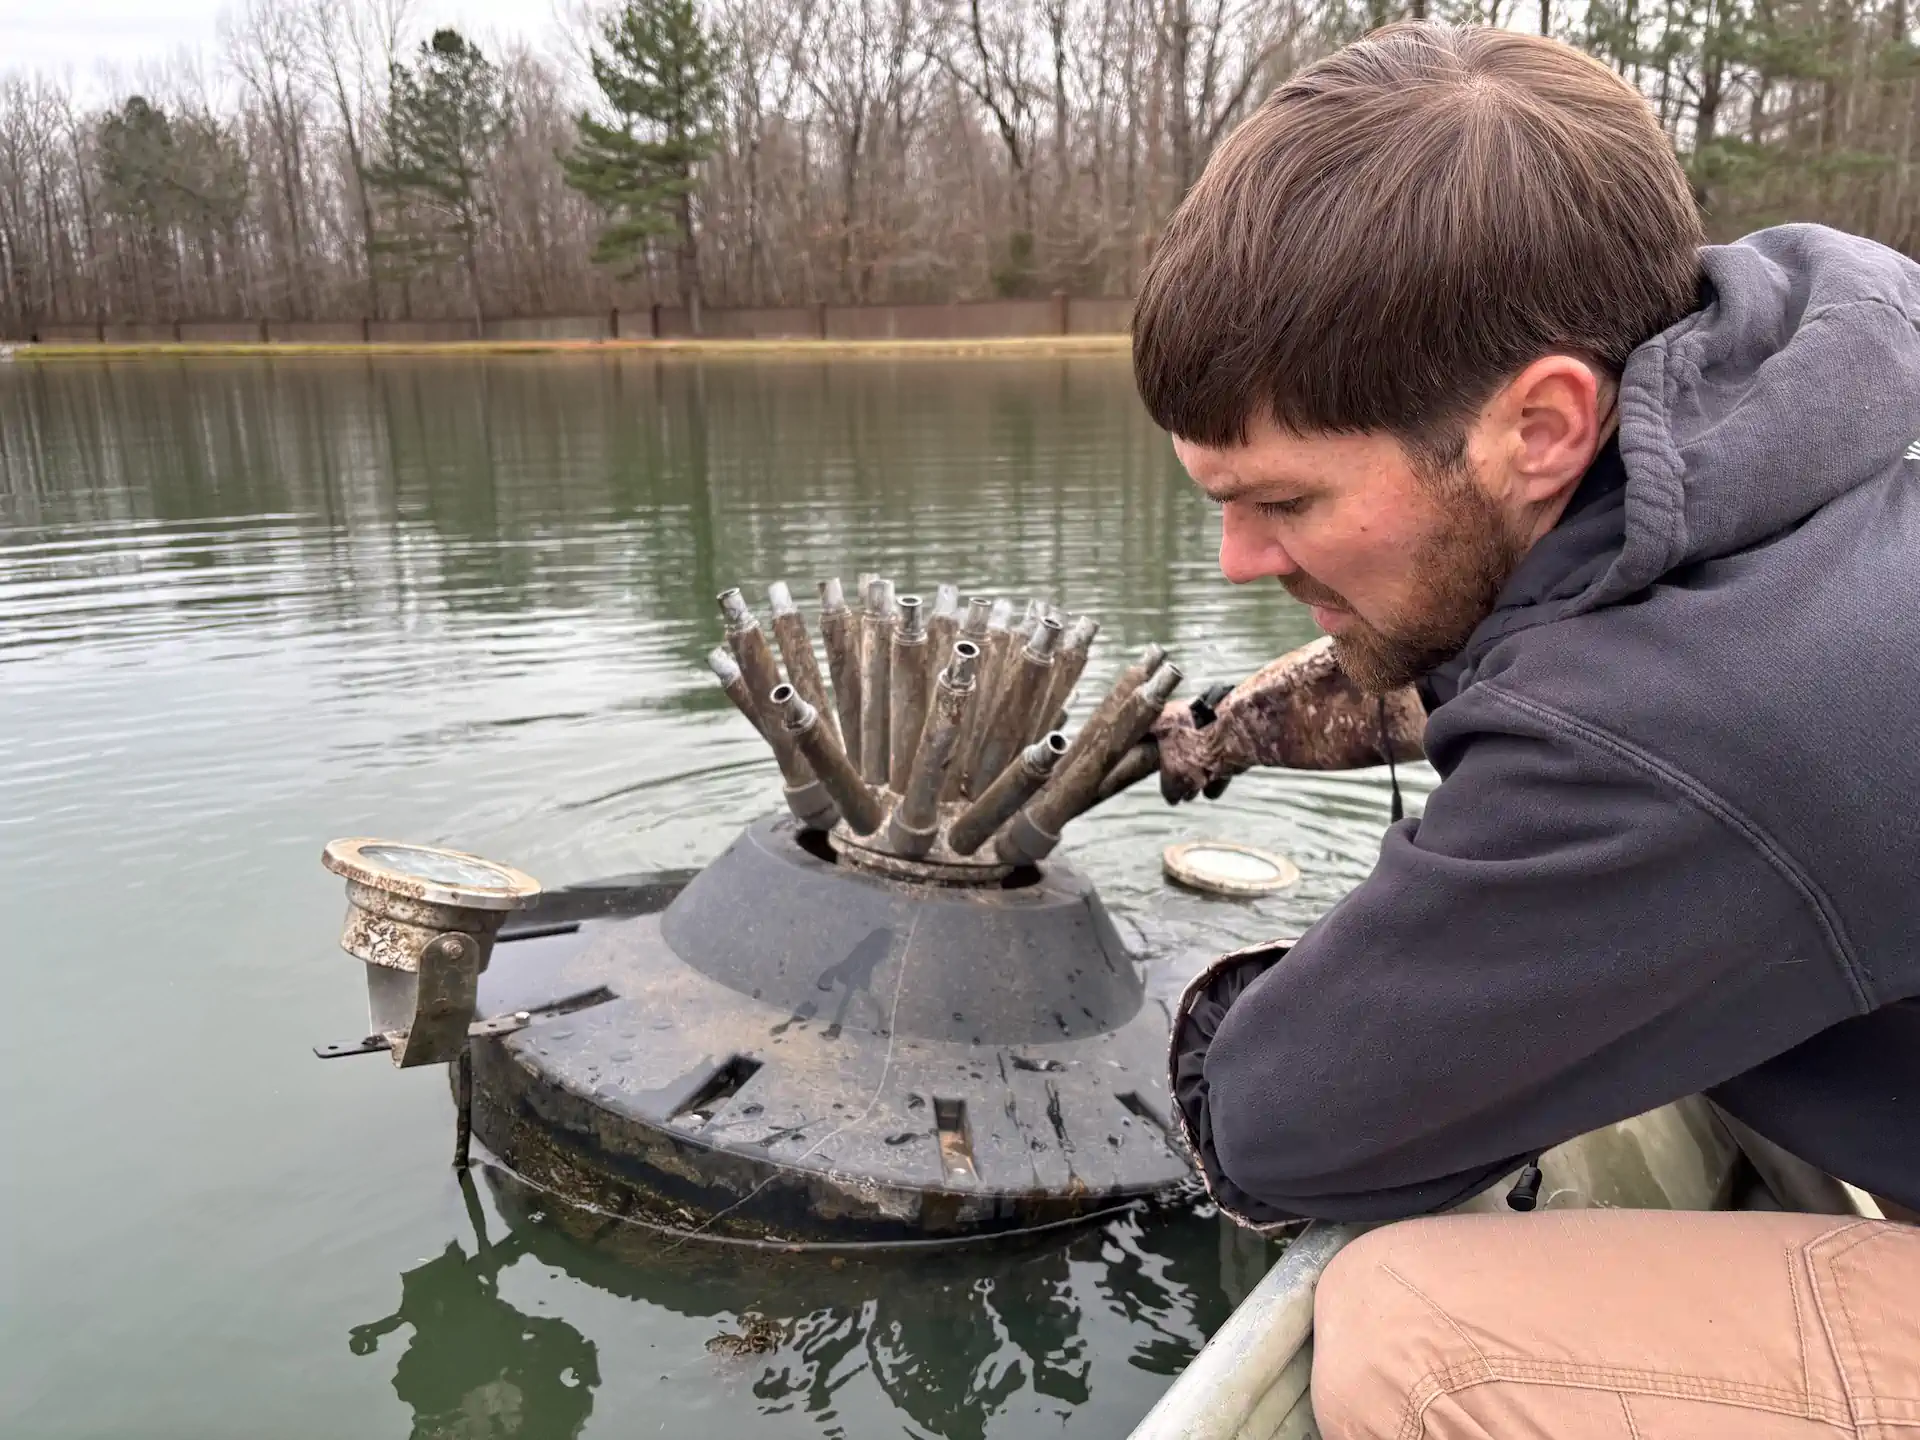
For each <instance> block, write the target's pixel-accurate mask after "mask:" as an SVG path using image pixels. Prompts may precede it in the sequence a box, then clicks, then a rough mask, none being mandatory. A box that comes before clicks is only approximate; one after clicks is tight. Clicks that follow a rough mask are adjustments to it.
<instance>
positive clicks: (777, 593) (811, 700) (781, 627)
mask: <svg viewBox="0 0 1920 1440" xmlns="http://www.w3.org/2000/svg"><path fill="white" fill-rule="evenodd" d="M767 609H768V610H769V611H770V612H771V613H772V615H773V639H774V643H775V644H777V645H778V646H779V647H780V662H781V663H782V664H783V665H785V666H786V669H787V679H788V680H790V681H791V682H792V684H793V688H794V689H796V690H798V691H799V692H800V694H801V696H802V698H804V699H805V700H806V702H807V703H808V704H809V705H811V706H813V708H814V709H816V710H818V711H819V712H820V718H821V719H822V720H823V721H825V722H826V724H827V725H828V726H829V727H830V728H837V726H835V722H834V716H833V706H832V705H831V703H829V701H828V699H827V682H826V681H825V680H824V679H822V678H821V675H820V662H819V661H818V660H817V659H815V658H814V654H813V637H812V636H811V635H809V634H808V633H807V618H806V616H804V615H802V614H801V613H800V612H799V610H798V609H796V608H795V606H794V603H793V592H792V591H790V590H788V589H787V582H786V581H784V580H776V581H774V582H773V583H772V584H771V585H769V586H767Z"/></svg>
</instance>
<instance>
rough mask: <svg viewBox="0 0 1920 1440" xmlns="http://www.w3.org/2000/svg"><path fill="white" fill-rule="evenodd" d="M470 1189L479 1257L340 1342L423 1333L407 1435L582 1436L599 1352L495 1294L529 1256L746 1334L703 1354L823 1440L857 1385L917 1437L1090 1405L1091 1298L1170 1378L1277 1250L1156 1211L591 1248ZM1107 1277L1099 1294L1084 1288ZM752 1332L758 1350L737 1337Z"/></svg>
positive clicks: (1141, 1357)
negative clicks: (916, 1250)
mask: <svg viewBox="0 0 1920 1440" xmlns="http://www.w3.org/2000/svg"><path fill="white" fill-rule="evenodd" d="M462 1184H463V1187H464V1188H465V1190H466V1198H467V1201H468V1214H469V1219H470V1223H471V1225H472V1238H471V1240H469V1241H466V1242H464V1243H465V1244H470V1245H471V1247H472V1252H473V1253H471V1254H469V1253H468V1251H467V1249H465V1248H463V1242H462V1241H450V1242H449V1243H448V1245H447V1248H446V1250H445V1252H444V1253H443V1254H441V1255H438V1256H436V1257H434V1258H433V1259H431V1260H428V1261H426V1262H425V1263H423V1264H421V1265H419V1266H416V1267H415V1268H414V1269H412V1270H409V1271H408V1272H406V1273H405V1274H404V1275H402V1276H401V1277H400V1287H401V1299H400V1305H399V1308H398V1309H397V1310H395V1311H394V1312H393V1313H392V1314H391V1315H387V1316H384V1317H382V1318H381V1319H379V1320H375V1321H372V1322H369V1323H366V1324H360V1325H356V1326H354V1327H353V1328H352V1330H351V1331H350V1333H349V1345H350V1348H351V1349H352V1351H353V1353H354V1354H355V1355H375V1354H378V1353H382V1352H381V1350H380V1342H381V1340H382V1339H383V1338H384V1337H387V1336H389V1335H392V1334H394V1332H396V1331H398V1330H400V1329H402V1328H403V1327H410V1328H411V1337H412V1338H411V1340H410V1341H409V1343H408V1344H407V1346H406V1349H405V1350H404V1352H403V1353H402V1354H401V1355H400V1358H399V1360H398V1361H397V1363H395V1365H394V1368H393V1388H394V1391H395V1393H396V1394H398V1395H399V1397H400V1398H401V1399H402V1400H403V1401H404V1402H406V1404H407V1405H408V1406H409V1407H410V1408H411V1410H412V1412H413V1430H412V1434H413V1436H414V1437H416V1440H429V1437H431V1440H443V1437H448V1440H451V1437H460V1440H481V1437H487V1440H492V1437H509V1436H512V1437H526V1440H534V1437H539V1440H549V1437H551V1440H565V1437H572V1436H575V1435H578V1434H580V1433H581V1429H582V1426H583V1425H584V1424H585V1421H586V1419H587V1417H588V1416H589V1415H590V1414H591V1413H592V1410H593V1391H594V1389H595V1388H596V1387H597V1386H598V1385H599V1384H600V1370H599V1364H598V1359H599V1357H598V1353H597V1351H596V1348H595V1346H594V1344H593V1343H592V1342H591V1341H590V1340H588V1339H586V1338H585V1337H584V1336H583V1335H581V1334H580V1332H579V1331H577V1330H576V1329H574V1328H573V1327H572V1326H571V1325H569V1324H567V1323H566V1322H565V1321H563V1320H559V1319H556V1318H553V1317H547V1316H534V1315H528V1314H525V1313H523V1312H522V1311H520V1310H518V1309H516V1308H514V1306H513V1305H511V1304H509V1303H508V1302H507V1301H506V1300H504V1299H502V1298H501V1295H500V1285H499V1279H500V1275H501V1272H502V1271H503V1270H505V1269H507V1268H508V1267H510V1266H512V1265H513V1264H514V1263H515V1262H516V1261H518V1260H519V1259H520V1258H521V1257H522V1256H528V1255H530V1256H532V1257H534V1258H535V1259H536V1260H539V1261H544V1262H545V1263H547V1264H549V1265H552V1266H554V1267H556V1268H558V1269H560V1270H562V1271H564V1272H565V1273H566V1274H568V1275H569V1276H570V1277H571V1278H572V1279H574V1280H575V1281H577V1282H580V1283H582V1284H585V1285H588V1286H592V1287H594V1288H595V1289H597V1290H600V1291H603V1292H605V1293H607V1294H609V1295H612V1296H617V1297H623V1298H625V1299H628V1300H637V1301H641V1302H643V1303H646V1304H649V1305H653V1306H658V1307H660V1308H662V1309H665V1310H668V1311H671V1312H674V1313H677V1314H681V1315H684V1316H686V1317H688V1318H689V1319H695V1320H708V1321H710V1322H712V1321H716V1320H717V1321H722V1322H728V1321H730V1322H733V1323H738V1324H740V1325H741V1326H742V1328H741V1330H740V1331H738V1332H735V1331H733V1330H730V1329H728V1328H727V1325H726V1324H725V1323H722V1324H720V1325H718V1326H717V1333H715V1334H714V1335H712V1336H711V1337H710V1338H709V1339H708V1340H707V1341H706V1343H705V1346H704V1347H703V1348H705V1349H706V1350H707V1351H709V1352H710V1353H717V1354H718V1355H720V1356H721V1357H723V1358H721V1359H719V1360H717V1361H714V1362H713V1363H712V1368H713V1370H714V1371H715V1372H716V1374H717V1375H719V1376H723V1377H724V1378H725V1380H726V1381H730V1382H731V1383H733V1384H735V1385H744V1387H745V1388H746V1389H747V1390H748V1391H749V1392H750V1394H751V1396H752V1397H753V1400H754V1401H755V1402H756V1409H757V1411H758V1413H759V1414H760V1415H761V1416H762V1417H769V1418H770V1417H776V1416H782V1415H804V1416H807V1417H810V1418H811V1419H812V1420H813V1421H814V1422H816V1423H817V1426H818V1433H821V1434H825V1435H830V1436H845V1435H857V1434H860V1433H863V1427H862V1425H861V1423H860V1421H861V1419H862V1416H861V1415H859V1414H855V1415H849V1414H848V1413H847V1409H848V1407H847V1405H846V1402H845V1399H844V1397H843V1396H842V1395H841V1393H840V1392H842V1391H843V1390H844V1389H845V1388H846V1387H847V1385H848V1383H849V1382H850V1381H852V1380H855V1379H856V1378H859V1379H862V1380H864V1381H866V1382H867V1383H869V1384H871V1385H872V1386H873V1387H875V1388H876V1389H877V1390H878V1391H879V1392H880V1393H881V1394H882V1395H884V1396H885V1398H886V1400H887V1401H888V1402H889V1404H890V1406H891V1408H892V1410H893V1411H894V1413H895V1415H896V1417H897V1418H898V1419H899V1420H900V1421H901V1422H902V1423H904V1424H905V1425H906V1427H907V1433H909V1434H920V1435H926V1436H939V1437H944V1440H976V1437H980V1436H984V1435H985V1434H987V1433H988V1431H989V1429H990V1427H991V1423H992V1422H993V1421H994V1420H995V1419H996V1417H998V1416H1000V1415H1001V1414H1002V1412H1003V1411H1005V1410H1006V1409H1007V1407H1008V1402H1009V1401H1011V1400H1013V1399H1014V1398H1015V1397H1016V1396H1020V1395H1025V1396H1027V1397H1028V1399H1029V1400H1030V1402H1031V1408H1032V1413H1035V1414H1045V1413H1051V1414H1056V1415H1057V1416H1059V1417H1060V1418H1062V1419H1065V1418H1067V1417H1069V1416H1071V1415H1073V1414H1074V1413H1075V1412H1076V1411H1078V1410H1079V1409H1080V1408H1081V1407H1082V1406H1084V1405H1085V1404H1086V1403H1087V1401H1088V1400H1089V1398H1090V1386H1089V1379H1090V1376H1091V1371H1092V1356H1091V1355H1090V1354H1089V1349H1088V1338H1087V1336H1086V1335H1085V1334H1083V1333H1082V1331H1083V1325H1082V1319H1083V1315H1084V1313H1085V1310H1086V1308H1087V1305H1088V1303H1089V1301H1090V1300H1092V1301H1094V1302H1095V1303H1097V1304H1098V1305H1100V1306H1101V1307H1103V1308H1106V1309H1109V1310H1111V1311H1113V1312H1115V1313H1117V1314H1118V1315H1120V1316H1123V1317H1125V1319H1126V1320H1127V1321H1128V1322H1129V1323H1130V1326H1131V1327H1132V1329H1133V1330H1134V1331H1135V1332H1136V1333H1135V1335H1134V1337H1133V1342H1132V1344H1131V1345H1130V1347H1129V1348H1128V1350H1127V1353H1126V1354H1125V1355H1124V1356H1110V1357H1107V1358H1108V1359H1109V1360H1113V1359H1123V1360H1124V1361H1125V1362H1126V1363H1128V1364H1130V1365H1132V1366H1134V1367H1136V1368H1137V1369H1139V1370H1141V1371H1143V1372H1145V1373H1147V1374H1151V1375H1156V1376H1164V1377H1168V1378H1171V1377H1172V1376H1173V1375H1174V1374H1176V1373H1178V1371H1179V1369H1180V1367H1181V1366H1182V1365H1184V1364H1185V1363H1186V1361H1187V1360H1189V1359H1190V1358H1191V1357H1192V1355H1193V1352H1194V1350H1195V1348H1197V1341H1198V1339H1199V1338H1200V1337H1202V1336H1204V1335H1205V1334H1206V1333H1208V1332H1209V1331H1211V1330H1212V1329H1213V1327H1214V1326H1215V1325H1217V1324H1218V1323H1219V1322H1220V1321H1221V1320H1222V1319H1224V1318H1225V1317H1226V1315H1227V1313H1228V1311H1230V1310H1231V1309H1232V1307H1233V1306H1234V1305H1235V1304H1237V1303H1238V1302H1239V1301H1240V1299H1241V1298H1243V1297H1244V1295H1245V1294H1246V1292H1247V1290H1248V1289H1250V1288H1251V1287H1252V1285H1253V1284H1254V1283H1255V1282H1256V1281H1257V1280H1258V1278H1259V1276H1260V1275H1262V1274H1263V1273H1265V1270H1266V1268H1267V1266H1268V1265H1269V1264H1270V1263H1271V1262H1272V1259H1273V1256H1274V1254H1275V1253H1276V1252H1275V1251H1273V1250H1272V1249H1270V1248H1269V1247H1268V1245H1267V1244H1266V1242H1264V1241H1262V1240H1260V1239H1259V1238H1258V1237H1256V1236H1253V1235H1250V1234H1248V1233H1246V1232H1244V1231H1241V1230H1238V1229H1237V1228H1235V1227H1232V1226H1227V1225H1218V1226H1214V1225H1208V1224H1206V1223H1204V1222H1198V1221H1196V1220H1195V1219H1194V1218H1193V1217H1191V1216H1171V1215H1168V1214H1164V1213H1161V1214H1152V1213H1148V1212H1141V1213H1138V1214H1135V1215H1130V1216H1128V1217H1126V1218H1125V1219H1124V1220H1121V1221H1119V1222H1116V1223H1114V1224H1111V1225H1108V1226H1105V1227H1088V1228H1086V1229H1083V1230H1081V1231H1078V1232H1075V1233H1071V1234H1068V1235H1065V1236H1054V1237H1051V1238H1034V1239H1029V1240H1026V1241H1018V1242H1013V1243H1010V1244H1000V1245H992V1246H979V1247H973V1248H964V1249H959V1250H948V1251H928V1252H924V1253H920V1254H911V1255H909V1254H902V1253H898V1252H896V1253H891V1254H890V1253H885V1252H868V1253H865V1254H858V1253H856V1254H853V1255H845V1254H842V1255H831V1256H829V1255H823V1254H819V1253H806V1254H793V1255H788V1254H780V1253H768V1252H764V1251H758V1250H753V1249H746V1248H735V1247H727V1248H721V1247H713V1246H686V1245H681V1244H678V1243H676V1242H674V1241H671V1240H666V1239H661V1238H658V1237H651V1236H646V1235H642V1234H639V1233H637V1232H633V1233H628V1234H626V1235H624V1236H623V1237H620V1238H619V1243H617V1244H613V1245H608V1244H606V1243H603V1244H602V1245H600V1246H599V1247H597V1248H588V1247H583V1246H580V1245H578V1244H576V1243H574V1242H573V1241H572V1240H571V1239H569V1238H568V1237H566V1236H564V1235H562V1234H561V1233H560V1232H559V1231H558V1230H557V1229H556V1228H555V1227H553V1226H552V1225H551V1224H550V1223H549V1221H548V1217H547V1216H546V1215H545V1214H544V1213H542V1212H541V1211H540V1209H539V1208H538V1202H537V1201H533V1202H531V1203H529V1202H528V1201H526V1200H525V1199H523V1198H520V1197H519V1196H518V1195H517V1192H516V1191H515V1190H514V1189H512V1188H511V1186H510V1182H504V1181H502V1185H503V1188H502V1190H501V1192H500V1194H499V1197H498V1198H499V1199H500V1200H501V1201H502V1202H503V1208H505V1210H506V1211H507V1213H508V1215H509V1216H510V1217H511V1219H512V1223H513V1228H512V1230H511V1232H510V1233H509V1234H508V1236H507V1237H506V1238H505V1239H504V1240H502V1241H499V1242H493V1241H491V1240H489V1238H488V1220H487V1218H486V1214H485V1212H484V1210H483V1209H482V1207H481V1205H480V1203H479V1199H478V1196H477V1195H476V1194H474V1193H473V1189H472V1184H471V1182H470V1181H466V1180H464V1179H463V1181H462ZM601 1238H602V1240H603V1242H604V1241H606V1240H607V1239H608V1238H609V1237H605V1236H603V1237H601ZM1196 1241H1198V1242H1202V1243H1195V1242H1196ZM1208 1241H1211V1242H1214V1243H1212V1244H1208V1243H1204V1242H1208ZM1095 1273H1097V1274H1098V1277H1099V1278H1098V1281H1097V1283H1096V1286H1095V1287H1094V1288H1095V1291H1096V1294H1094V1295H1092V1296H1089V1295H1088V1294H1086V1293H1083V1292H1084V1289H1085V1287H1084V1285H1083V1283H1082V1282H1083V1281H1084V1280H1085V1279H1086V1278H1087V1277H1088V1276H1089V1275H1091V1274H1095ZM709 1328H715V1327H714V1326H712V1325H711V1324H710V1325H709ZM749 1335H751V1336H753V1337H755V1341H756V1343H754V1344H752V1345H745V1344H740V1343H738V1342H740V1341H742V1340H743V1339H744V1338H745V1337H746V1336H749ZM727 1342H736V1343H733V1344H728V1343H727ZM389 1348H390V1347H389ZM662 1378H663V1379H664V1378H665V1377H662Z"/></svg>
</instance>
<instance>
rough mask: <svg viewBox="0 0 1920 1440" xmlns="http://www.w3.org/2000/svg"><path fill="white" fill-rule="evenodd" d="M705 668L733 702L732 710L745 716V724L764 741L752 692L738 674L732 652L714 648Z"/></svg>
mask: <svg viewBox="0 0 1920 1440" xmlns="http://www.w3.org/2000/svg"><path fill="white" fill-rule="evenodd" d="M707 668H708V669H710V670H711V671H713V675H714V678H715V679H716V680H718V681H719V682H720V688H721V689H722V690H724V691H726V692H727V699H729V700H731V701H732V702H733V708H734V709H736V710H738V711H739V712H740V713H741V714H742V715H744V716H746V717H747V723H748V724H749V725H751V726H753V728H754V730H755V731H757V732H758V733H759V734H760V736H761V738H763V739H764V738H765V737H766V733H767V732H766V727H765V726H763V725H762V724H761V723H760V711H759V708H758V707H757V706H756V705H755V704H754V703H753V692H752V691H751V690H749V689H747V681H746V677H745V676H743V675H742V674H741V673H740V662H739V661H738V660H736V659H734V658H733V652H732V651H731V650H729V649H727V647H726V646H724V645H716V646H714V647H713V653H712V654H711V655H709V656H707Z"/></svg>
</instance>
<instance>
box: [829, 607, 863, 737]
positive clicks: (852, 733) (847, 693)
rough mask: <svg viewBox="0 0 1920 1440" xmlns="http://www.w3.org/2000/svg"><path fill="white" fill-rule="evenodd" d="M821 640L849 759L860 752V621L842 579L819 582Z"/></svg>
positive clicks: (841, 734) (841, 733)
mask: <svg viewBox="0 0 1920 1440" xmlns="http://www.w3.org/2000/svg"><path fill="white" fill-rule="evenodd" d="M820 639H821V642H822V643H823V644H824V645H825V646H826V647H827V673H828V674H829V675H831V676H832V677H833V705H834V709H835V710H837V711H838V712H839V715H840V741H841V743H842V744H843V745H844V746H845V747H846V751H847V755H848V757H849V758H851V757H853V756H857V755H858V754H859V753H860V621H859V619H858V618H857V617H856V616H855V615H854V613H853V611H852V610H850V609H848V608H847V597H846V593H845V592H844V591H843V590H842V589H841V588H840V578H839V577H838V576H835V577H834V578H833V579H831V580H822V581H821V582H820Z"/></svg>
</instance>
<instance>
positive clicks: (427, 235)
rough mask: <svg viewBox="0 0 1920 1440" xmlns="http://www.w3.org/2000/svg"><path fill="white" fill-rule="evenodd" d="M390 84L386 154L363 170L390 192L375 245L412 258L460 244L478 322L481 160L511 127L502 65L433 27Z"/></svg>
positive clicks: (436, 257)
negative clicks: (386, 220) (385, 225)
mask: <svg viewBox="0 0 1920 1440" xmlns="http://www.w3.org/2000/svg"><path fill="white" fill-rule="evenodd" d="M392 86H393V95H392V101H391V104H390V105H389V107H388V113H387V133H386V136H385V140H384V154H383V155H382V157H381V159H380V160H379V162H378V163H376V164H374V165H372V166H370V167H369V168H368V171H367V184H368V186H369V187H370V188H371V189H373V190H374V191H375V192H377V193H379V194H381V195H383V196H385V197H386V198H387V199H388V200H389V201H390V202H391V210H392V216H391V220H390V225H389V229H388V233H387V234H386V235H384V236H383V237H382V238H381V241H380V243H379V247H378V248H379V249H380V250H382V251H383V252H384V253H386V254H388V255H391V256H395V257H397V258H398V259H399V260H400V261H401V262H402V263H404V264H407V265H410V266H413V267H426V266H430V265H434V264H438V263H439V262H440V261H442V260H444V259H446V258H448V257H449V255H450V254H454V253H457V255H458V258H459V259H460V260H461V262H462V265H463V268H464V269H465V271H466V277H467V295H468V298H469V300H470V301H471V303H472V306H473V318H474V324H475V325H476V326H478V325H479V323H480V320H481V314H480V264H479V237H480V227H481V226H482V225H483V224H484V223H485V221H486V219H487V217H488V215H489V214H490V213H491V206H490V204H489V201H488V197H487V190H486V183H485V182H486V169H487V163H488V161H489V159H490V158H491V157H492V155H493V152H494V149H495V147H496V146H497V145H498V144H499V143H500V141H501V139H502V137H503V136H504V135H505V133H506V129H507V105H506V99H505V95H504V92H503V89H502V86H501V81H500V71H499V69H498V68H497V67H496V66H495V65H494V64H493V62H492V61H490V60H488V59H487V57H486V56H485V55H483V54H482V53H481V52H480V48H479V47H478V46H477V45H474V44H472V43H471V42H469V41H468V40H467V38H466V37H465V36H464V35H462V34H461V33H460V32H459V31H458V30H452V29H447V30H436V31H434V32H433V38H432V39H430V40H425V41H422V42H421V45H420V51H419V54H418V55H417V56H416V57H415V58H414V63H413V65H412V67H411V68H409V67H407V66H403V65H395V66H394V67H393V72H392Z"/></svg>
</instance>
